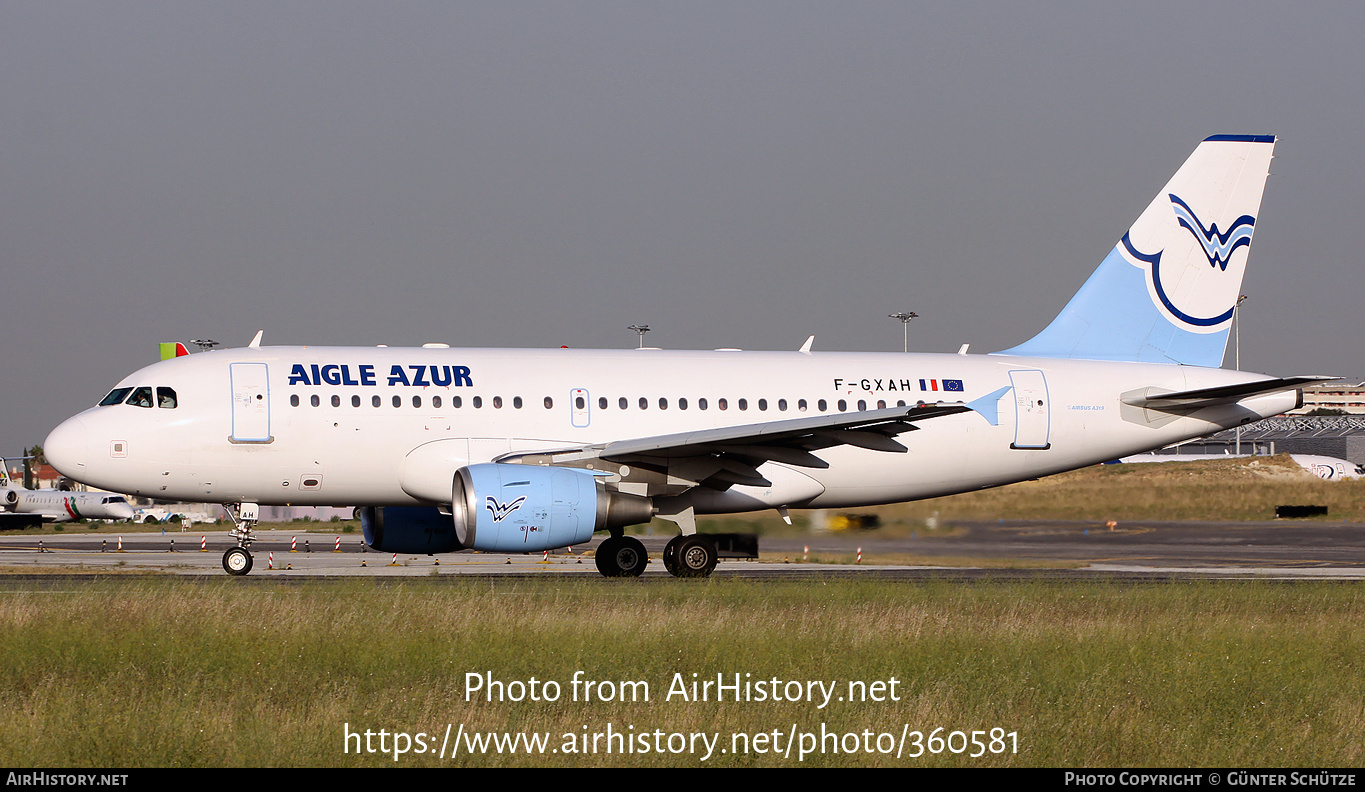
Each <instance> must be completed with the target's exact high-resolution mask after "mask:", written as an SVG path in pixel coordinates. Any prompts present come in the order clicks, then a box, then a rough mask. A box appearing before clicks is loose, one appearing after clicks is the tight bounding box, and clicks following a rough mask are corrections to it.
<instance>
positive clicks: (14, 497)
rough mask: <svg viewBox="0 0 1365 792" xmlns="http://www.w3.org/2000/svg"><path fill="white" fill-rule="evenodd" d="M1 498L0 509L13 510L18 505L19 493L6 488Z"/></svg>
mask: <svg viewBox="0 0 1365 792" xmlns="http://www.w3.org/2000/svg"><path fill="white" fill-rule="evenodd" d="M4 492H5V494H4V496H3V498H0V509H4V510H5V511H14V510H15V509H16V508H17V507H18V506H19V493H17V492H15V491H14V490H12V489H6V490H5V491H4Z"/></svg>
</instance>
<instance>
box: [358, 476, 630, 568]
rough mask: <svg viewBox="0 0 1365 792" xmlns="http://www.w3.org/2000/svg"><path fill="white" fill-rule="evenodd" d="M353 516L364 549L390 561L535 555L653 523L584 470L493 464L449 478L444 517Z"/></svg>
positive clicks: (380, 512) (394, 512)
mask: <svg viewBox="0 0 1365 792" xmlns="http://www.w3.org/2000/svg"><path fill="white" fill-rule="evenodd" d="M358 511H359V512H360V524H361V528H362V530H363V532H364V534H365V544H367V545H369V546H370V547H373V548H374V549H376V550H381V551H384V552H390V553H449V552H453V551H456V550H466V549H473V550H485V551H489V552H501V553H521V552H538V551H541V550H552V549H554V548H557V547H566V546H568V545H575V544H583V543H585V542H587V541H588V540H589V539H591V538H592V535H593V532H594V531H603V530H610V529H613V528H621V527H624V526H627V525H635V524H636V523H642V522H649V520H650V519H651V518H652V517H653V516H654V509H653V505H652V503H651V502H650V499H649V498H645V497H642V496H639V495H629V494H625V493H621V492H612V491H610V490H608V489H607V488H606V485H605V484H604V483H603V482H602V480H601V479H600V478H599V477H597V476H594V475H593V474H592V473H589V472H588V471H586V470H578V469H576V468H561V467H533V466H530V465H511V464H502V463H496V462H489V463H484V464H478V465H470V466H468V467H463V468H460V469H459V470H458V471H456V474H455V479H454V482H453V486H452V492H451V508H450V513H449V514H445V513H443V512H442V511H441V510H439V509H437V508H436V507H434V506H383V507H365V508H362V509H359V510H358Z"/></svg>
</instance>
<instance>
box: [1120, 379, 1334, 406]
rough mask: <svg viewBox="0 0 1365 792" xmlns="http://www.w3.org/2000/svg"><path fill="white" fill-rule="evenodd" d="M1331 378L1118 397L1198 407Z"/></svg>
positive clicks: (1148, 390)
mask: <svg viewBox="0 0 1365 792" xmlns="http://www.w3.org/2000/svg"><path fill="white" fill-rule="evenodd" d="M1334 379H1340V378H1339V377H1282V378H1278V379H1264V380H1256V381H1254V382H1242V383H1238V384H1236V385H1220V386H1219V387H1216V388H1200V389H1198V390H1188V391H1176V392H1174V393H1157V392H1155V389H1152V388H1144V389H1142V390H1140V391H1130V392H1128V393H1125V394H1123V396H1122V397H1121V398H1122V400H1123V403H1124V404H1131V405H1132V406H1134V407H1143V408H1146V409H1149V410H1170V409H1179V410H1185V409H1198V408H1201V407H1213V406H1215V405H1219V404H1236V403H1237V402H1239V401H1241V400H1242V399H1246V398H1249V397H1252V396H1263V395H1265V394H1269V393H1281V392H1283V391H1287V390H1294V389H1296V388H1302V387H1303V386H1305V385H1312V384H1314V383H1318V382H1329V381H1331V380H1334Z"/></svg>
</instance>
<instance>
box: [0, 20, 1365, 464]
mask: <svg viewBox="0 0 1365 792" xmlns="http://www.w3.org/2000/svg"><path fill="white" fill-rule="evenodd" d="M1363 34H1365V6H1361V5H1359V4H1344V3H1343V4H1309V5H1306V6H1305V5H1303V4H1297V3H1246V2H1236V3H1233V2H1226V3H1224V2H1220V3H1194V4H1191V3H1185V2H1181V3H1169V4H1163V3H1131V2H1126V3H1114V4H1102V3H924V4H913V3H874V2H859V3H847V2H844V3H800V2H791V0H783V1H782V2H734V1H733V0H731V1H729V2H716V3H702V2H682V3H647V2H633V3H596V2H545V3H515V2H490V3H457V2H439V3H416V2H403V3H378V2H375V3H358V4H357V3H342V2H325V3H282V2H269V3H253V2H228V3H183V2H173V3H151V2H129V3H116V2H114V3H56V2H33V3H29V2H13V1H12V0H0V274H2V275H3V287H0V327H3V330H4V334H5V342H6V351H5V353H4V356H3V361H4V372H5V379H4V381H5V386H6V387H5V393H6V396H7V398H6V399H5V407H4V409H3V410H0V452H3V453H4V454H6V455H15V454H18V453H19V451H20V449H21V448H22V447H23V446H25V445H29V444H32V443H37V442H41V441H42V440H43V438H44V437H45V436H46V434H47V432H48V431H49V430H50V429H51V428H52V427H53V426H55V425H56V424H57V423H58V422H59V421H60V420H62V419H63V418H65V417H67V416H68V415H71V414H73V413H75V412H77V411H79V410H81V409H84V408H85V407H87V406H89V405H92V404H93V403H94V402H95V401H96V400H98V398H99V397H100V396H102V395H103V394H104V392H105V391H106V390H107V389H108V388H109V387H110V386H111V385H112V384H113V383H114V382H115V381H117V380H118V379H119V378H121V377H122V376H124V375H125V374H127V373H129V372H131V371H132V370H134V369H136V368H139V367H141V366H143V365H146V364H148V363H151V362H153V361H155V359H156V343H157V342H159V341H173V340H179V341H188V340H189V339H191V338H202V337H210V338H215V339H217V340H219V341H221V342H224V343H225V344H226V345H230V346H240V345H243V344H245V343H246V342H247V341H249V340H250V338H251V336H252V334H254V333H255V331H256V330H258V329H264V330H265V343H266V344H302V343H307V344H314V345H316V344H378V343H387V344H392V345H399V344H420V343H422V342H426V341H444V342H448V343H451V344H455V345H466V346H558V345H560V344H567V345H569V346H574V347H588V346H608V347H626V346H632V345H634V343H635V336H634V334H633V333H631V332H630V331H628V330H627V329H626V326H627V325H629V324H631V323H634V322H647V323H649V324H651V325H653V326H654V327H655V328H656V329H655V332H653V333H651V335H650V336H649V341H650V342H651V343H652V344H655V345H658V346H664V347H672V348H682V347H689V348H711V347H719V346H738V347H744V348H750V349H795V348H796V347H798V346H799V345H800V344H801V343H802V341H804V340H805V337H806V336H807V335H809V334H812V333H813V334H815V336H816V348H817V349H868V350H885V351H895V350H898V349H900V343H901V334H900V327H899V325H898V324H897V323H896V322H895V321H894V320H891V319H887V318H886V314H888V313H891V312H894V311H900V310H913V311H916V312H918V313H919V314H921V316H922V318H921V319H918V320H916V321H915V322H914V323H912V325H911V327H910V330H911V346H912V348H913V349H917V350H922V351H955V350H956V349H957V347H958V346H959V345H960V344H962V343H967V342H970V343H971V344H972V349H973V351H981V352H985V351H991V350H995V349H1001V348H1005V347H1008V346H1012V345H1014V344H1016V343H1018V342H1020V341H1022V340H1024V339H1026V338H1027V337H1029V336H1031V335H1032V334H1033V333H1035V332H1037V331H1038V330H1039V329H1041V328H1042V327H1043V326H1044V325H1045V324H1046V323H1047V322H1048V321H1049V320H1050V319H1051V318H1052V316H1053V315H1055V314H1056V312H1057V311H1058V310H1060V308H1061V307H1062V306H1063V305H1064V304H1065V302H1066V301H1067V299H1069V298H1070V296H1071V294H1072V293H1073V292H1074V291H1075V290H1076V288H1078V287H1079V286H1080V284H1081V283H1082V282H1083V281H1084V279H1085V278H1086V277H1087V276H1088V275H1089V273H1090V272H1091V270H1093V269H1094V268H1095V266H1096V265H1098V263H1099V262H1100V260H1101V259H1102V258H1103V257H1104V255H1105V254H1106V253H1107V252H1108V251H1109V249H1110V248H1111V247H1112V246H1113V244H1114V243H1115V242H1116V241H1117V240H1118V237H1119V236H1120V235H1121V234H1122V233H1123V231H1124V230H1126V229H1127V227H1128V225H1129V224H1130V223H1131V222H1132V220H1134V219H1135V218H1136V217H1137V214H1138V213H1139V212H1140V211H1141V210H1142V209H1143V208H1144V207H1145V206H1146V204H1147V203H1148V202H1149V201H1150V200H1151V198H1152V197H1153V195H1155V194H1156V191H1157V190H1158V189H1160V187H1161V186H1162V185H1163V184H1164V183H1165V181H1166V179H1167V178H1168V177H1169V176H1170V175H1171V174H1172V173H1173V172H1174V171H1175V169H1176V168H1177V167H1178V166H1179V165H1180V163H1181V162H1183V161H1184V159H1185V157H1186V156H1187V155H1188V154H1189V153H1190V152H1191V151H1192V150H1193V149H1194V147H1195V145H1196V144H1197V143H1198V141H1199V140H1201V139H1203V138H1204V137H1207V136H1208V135H1211V134H1218V133H1237V134H1277V135H1280V136H1281V143H1280V145H1279V146H1278V148H1277V154H1278V158H1277V160H1276V162H1275V164H1274V166H1273V167H1272V176H1271V180H1270V182H1269V185H1268V187H1267V194H1266V199H1265V203H1264V205H1263V208H1262V212H1261V215H1260V217H1258V220H1257V224H1256V244H1255V246H1254V248H1253V252H1252V256H1251V264H1250V267H1249V268H1248V274H1247V279H1246V283H1245V285H1244V291H1245V292H1246V293H1247V294H1249V295H1250V300H1249V302H1248V303H1247V305H1246V307H1245V310H1244V313H1243V317H1244V326H1243V333H1242V359H1243V367H1244V368H1249V369H1255V370H1261V371H1266V372H1269V373H1273V374H1281V375H1288V374H1317V373H1326V374H1341V375H1351V376H1355V375H1358V374H1360V373H1362V372H1365V366H1361V365H1360V363H1359V361H1358V355H1357V352H1356V349H1357V346H1358V344H1359V340H1358V339H1359V325H1360V321H1359V320H1358V318H1357V314H1358V311H1359V307H1360V304H1361V287H1362V285H1365V275H1363V274H1362V271H1361V267H1360V262H1359V260H1358V257H1357V254H1356V252H1355V251H1354V250H1353V249H1352V248H1351V245H1352V244H1354V242H1353V240H1354V238H1355V236H1356V235H1357V234H1358V233H1360V230H1361V226H1362V219H1363V218H1362V207H1365V178H1363V177H1365V172H1363V171H1365V157H1362V155H1361V153H1360V142H1359V141H1360V137H1361V135H1360V130H1361V129H1362V127H1363V126H1365V103H1362V102H1361V101H1360V96H1361V90H1362V87H1361V86H1362V85H1365V79H1363V78H1365V58H1362V55H1361V50H1360V42H1361V39H1362V35H1363Z"/></svg>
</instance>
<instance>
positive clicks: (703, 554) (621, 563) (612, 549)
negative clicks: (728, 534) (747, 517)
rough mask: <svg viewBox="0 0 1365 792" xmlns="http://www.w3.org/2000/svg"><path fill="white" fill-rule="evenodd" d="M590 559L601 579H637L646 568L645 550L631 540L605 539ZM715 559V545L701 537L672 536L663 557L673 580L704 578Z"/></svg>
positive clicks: (624, 537)
mask: <svg viewBox="0 0 1365 792" xmlns="http://www.w3.org/2000/svg"><path fill="white" fill-rule="evenodd" d="M593 557H594V560H596V562H597V571H598V572H601V573H602V576H603V577H639V576H640V573H642V572H644V571H645V567H646V566H647V565H648V564H649V555H648V553H646V551H645V546H644V545H643V544H641V542H640V540H639V539H636V538H635V537H633V536H624V535H622V536H612V537H608V538H607V539H605V540H603V542H602V544H600V545H598V546H597V552H596V553H595V554H594V556H593ZM717 558H718V553H717V551H716V545H715V542H713V541H712V540H711V538H710V537H709V536H706V535H704V534H692V535H691V536H675V537H673V539H672V540H671V541H669V543H668V545H667V546H666V547H664V554H663V562H664V569H667V570H668V572H669V574H671V575H673V576H674V577H707V576H708V575H710V574H711V572H712V571H713V570H715V568H716V559H717Z"/></svg>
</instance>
